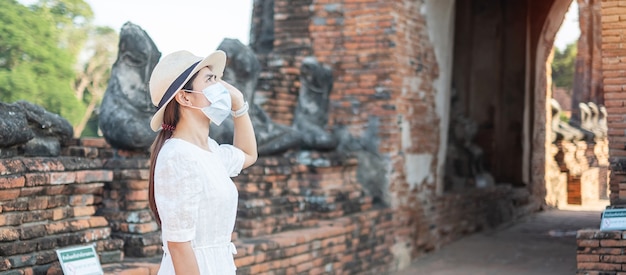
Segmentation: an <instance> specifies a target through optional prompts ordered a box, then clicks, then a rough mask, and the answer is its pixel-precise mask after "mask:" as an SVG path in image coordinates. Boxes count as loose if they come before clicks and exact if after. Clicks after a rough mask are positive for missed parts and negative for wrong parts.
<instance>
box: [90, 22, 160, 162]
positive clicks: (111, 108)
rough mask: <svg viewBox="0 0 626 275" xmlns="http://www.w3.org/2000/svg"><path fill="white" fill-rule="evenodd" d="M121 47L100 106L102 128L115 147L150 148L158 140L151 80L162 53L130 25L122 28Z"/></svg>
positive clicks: (100, 125)
mask: <svg viewBox="0 0 626 275" xmlns="http://www.w3.org/2000/svg"><path fill="white" fill-rule="evenodd" d="M118 47H119V52H118V56H117V60H116V61H115V63H114V64H113V68H112V70H111V78H110V79H109V84H108V86H107V89H106V92H105V94H104V98H103V99H102V104H101V106H100V114H99V127H100V129H101V130H102V133H103V135H104V138H105V139H106V141H107V142H108V143H109V144H110V145H111V146H113V147H115V148H120V149H127V150H137V149H138V150H143V149H147V148H149V147H150V145H152V142H153V141H154V138H155V137H156V133H155V132H153V131H152V129H150V123H149V122H150V118H151V117H152V115H153V114H154V112H155V111H156V107H154V105H152V101H151V100H150V93H149V91H148V81H149V79H150V74H151V73H152V70H153V69H154V66H155V65H156V63H157V62H158V61H159V58H160V57H161V53H160V52H159V50H158V49H157V47H156V45H155V44H154V42H153V41H152V39H151V38H150V37H149V36H148V34H147V33H146V32H145V31H144V30H143V29H141V28H140V27H139V26H137V25H134V24H132V23H130V22H127V23H125V24H124V25H123V26H122V30H121V32H120V42H119V46H118Z"/></svg>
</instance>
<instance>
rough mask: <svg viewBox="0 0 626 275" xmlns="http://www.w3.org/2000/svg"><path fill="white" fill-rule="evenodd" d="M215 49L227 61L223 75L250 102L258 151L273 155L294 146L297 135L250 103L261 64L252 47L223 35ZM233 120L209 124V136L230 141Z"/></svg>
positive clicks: (298, 142) (252, 99) (296, 142)
mask: <svg viewBox="0 0 626 275" xmlns="http://www.w3.org/2000/svg"><path fill="white" fill-rule="evenodd" d="M218 49H220V50H223V51H224V52H226V55H227V56H228V62H229V63H228V64H227V65H226V68H225V70H224V76H223V79H224V80H225V81H226V82H228V83H230V84H232V85H233V86H235V87H237V88H238V89H239V90H240V91H241V92H242V93H243V96H244V99H245V100H246V101H247V102H248V104H249V105H250V110H249V114H250V119H251V120H252V125H253V126H254V134H255V137H256V140H257V148H258V149H257V150H258V153H259V155H262V156H263V155H277V154H281V153H284V152H286V151H287V150H289V149H293V148H297V147H298V146H299V144H300V143H301V135H300V134H299V133H298V132H297V131H296V130H295V129H292V128H290V127H287V126H285V125H281V124H277V123H275V122H273V121H272V120H271V118H270V117H269V116H268V115H267V113H265V111H263V109H262V108H261V107H259V106H258V105H257V104H255V103H254V93H255V91H256V85H257V81H258V77H259V73H260V72H261V65H260V64H259V61H258V59H257V57H256V55H255V54H254V52H252V50H251V49H250V48H249V47H247V46H245V45H243V44H242V43H241V42H240V41H239V40H237V39H224V40H223V41H222V43H221V44H220V45H219V47H218ZM233 132H234V122H233V119H232V117H229V118H228V119H227V120H225V121H224V122H222V125H220V126H215V125H213V124H211V130H210V132H209V133H210V134H209V135H210V136H211V137H212V138H213V139H215V140H216V141H217V142H219V143H232V142H233Z"/></svg>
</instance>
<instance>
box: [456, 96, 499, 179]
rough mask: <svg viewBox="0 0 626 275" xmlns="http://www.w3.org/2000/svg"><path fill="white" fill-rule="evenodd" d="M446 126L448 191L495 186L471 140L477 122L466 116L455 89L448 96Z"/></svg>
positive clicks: (481, 153) (475, 132) (481, 152)
mask: <svg viewBox="0 0 626 275" xmlns="http://www.w3.org/2000/svg"><path fill="white" fill-rule="evenodd" d="M450 101H451V102H450V110H451V111H450V126H449V127H450V128H449V136H448V149H447V152H446V164H445V170H446V171H445V174H444V187H445V189H446V190H447V191H448V190H449V191H451V190H462V189H465V188H470V187H478V188H485V187H490V186H494V185H495V180H494V178H493V176H491V174H490V173H489V171H487V169H486V168H485V167H484V151H483V149H482V148H480V146H478V145H477V144H476V143H475V142H474V138H475V136H476V134H477V133H478V125H477V123H476V122H475V121H474V120H472V119H471V118H469V117H467V116H466V115H465V113H464V111H463V108H462V104H461V103H462V102H461V100H460V98H459V96H458V94H457V91H456V89H452V94H451V99H450Z"/></svg>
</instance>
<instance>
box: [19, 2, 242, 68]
mask: <svg viewBox="0 0 626 275" xmlns="http://www.w3.org/2000/svg"><path fill="white" fill-rule="evenodd" d="M18 1H19V2H21V3H23V4H31V3H35V2H36V1H37V0H18ZM252 1H253V0H221V1H218V0H174V1H172V0H164V1H160V0H85V2H87V3H88V4H89V5H90V6H91V9H92V10H93V12H94V24H96V25H98V26H109V27H111V28H113V29H114V30H116V31H117V32H119V31H120V30H121V28H122V25H124V23H126V22H127V21H130V22H132V23H133V24H135V25H138V26H139V27H141V28H142V29H144V30H145V31H146V32H147V33H148V35H149V36H150V38H152V40H153V41H154V43H155V44H156V46H157V47H158V48H159V51H161V53H162V54H163V55H166V54H168V53H171V52H174V51H177V50H188V51H190V52H192V53H193V54H195V55H198V56H206V55H208V54H210V53H211V52H213V51H214V50H215V49H217V46H219V44H220V43H221V42H222V40H223V39H224V38H236V39H239V41H241V42H242V43H243V44H245V45H247V44H248V40H249V37H250V19H251V13H252Z"/></svg>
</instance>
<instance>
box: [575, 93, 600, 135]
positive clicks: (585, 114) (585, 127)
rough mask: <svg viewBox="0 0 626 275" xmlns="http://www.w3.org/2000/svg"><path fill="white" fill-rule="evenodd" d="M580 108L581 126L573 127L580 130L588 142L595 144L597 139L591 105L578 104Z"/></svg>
mask: <svg viewBox="0 0 626 275" xmlns="http://www.w3.org/2000/svg"><path fill="white" fill-rule="evenodd" d="M578 108H579V109H580V125H573V126H575V127H577V128H578V130H580V131H581V132H583V134H584V136H585V137H584V139H585V140H586V141H587V142H593V140H594V139H595V136H596V133H594V132H593V131H592V130H593V122H592V118H591V115H592V114H591V109H590V108H589V105H587V104H586V103H583V102H580V103H578Z"/></svg>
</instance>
